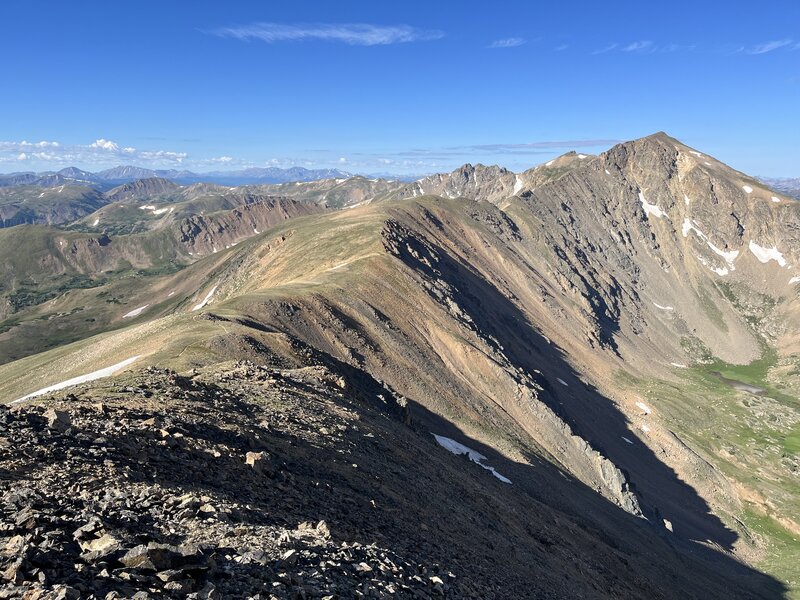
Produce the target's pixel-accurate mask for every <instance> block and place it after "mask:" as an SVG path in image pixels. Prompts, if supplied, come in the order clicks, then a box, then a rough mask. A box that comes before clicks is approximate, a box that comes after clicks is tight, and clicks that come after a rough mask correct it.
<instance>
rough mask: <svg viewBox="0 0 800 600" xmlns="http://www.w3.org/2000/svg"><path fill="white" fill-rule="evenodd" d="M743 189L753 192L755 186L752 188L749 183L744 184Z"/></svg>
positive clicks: (749, 192)
mask: <svg viewBox="0 0 800 600" xmlns="http://www.w3.org/2000/svg"><path fill="white" fill-rule="evenodd" d="M742 189H743V190H744V191H745V192H746V193H748V194H752V193H753V188H751V187H750V186H749V185H743V186H742Z"/></svg>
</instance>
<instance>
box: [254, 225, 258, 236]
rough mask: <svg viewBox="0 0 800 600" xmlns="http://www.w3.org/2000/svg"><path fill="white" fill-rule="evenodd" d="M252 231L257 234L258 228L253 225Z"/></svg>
mask: <svg viewBox="0 0 800 600" xmlns="http://www.w3.org/2000/svg"><path fill="white" fill-rule="evenodd" d="M253 233H255V234H256V235H258V229H256V228H255V227H253Z"/></svg>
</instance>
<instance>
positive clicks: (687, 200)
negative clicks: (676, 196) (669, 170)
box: [683, 194, 691, 206]
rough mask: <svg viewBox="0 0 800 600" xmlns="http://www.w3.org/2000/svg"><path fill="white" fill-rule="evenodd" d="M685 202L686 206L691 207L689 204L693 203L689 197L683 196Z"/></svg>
mask: <svg viewBox="0 0 800 600" xmlns="http://www.w3.org/2000/svg"><path fill="white" fill-rule="evenodd" d="M683 202H684V203H685V204H686V206H689V203H690V202H691V200H689V196H687V195H686V194H684V195H683Z"/></svg>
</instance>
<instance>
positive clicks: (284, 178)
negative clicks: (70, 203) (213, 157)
mask: <svg viewBox="0 0 800 600" xmlns="http://www.w3.org/2000/svg"><path fill="white" fill-rule="evenodd" d="M351 176H352V174H351V173H347V172H345V171H340V170H339V169H306V168H304V167H290V168H288V169H280V168H278V167H266V168H250V169H242V170H239V171H212V172H209V173H193V172H192V171H185V170H183V171H178V170H176V169H146V168H143V167H136V166H131V165H125V166H119V167H114V168H111V169H106V170H104V171H99V172H97V173H91V172H89V171H84V170H82V169H78V168H77V167H67V168H65V169H61V170H60V171H45V172H41V173H35V172H30V171H29V172H21V173H9V174H5V175H0V187H10V186H17V185H36V186H42V187H54V186H58V185H68V184H72V185H75V184H78V185H86V186H90V187H94V188H99V189H102V188H106V189H107V188H110V187H114V186H116V185H119V184H121V183H128V182H130V181H134V180H137V179H149V178H152V177H160V178H162V179H169V180H170V181H174V182H176V183H201V182H202V183H218V184H221V185H246V184H259V183H262V184H263V183H287V182H290V181H318V180H320V179H346V178H348V177H351Z"/></svg>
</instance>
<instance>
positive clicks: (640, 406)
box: [636, 402, 653, 415]
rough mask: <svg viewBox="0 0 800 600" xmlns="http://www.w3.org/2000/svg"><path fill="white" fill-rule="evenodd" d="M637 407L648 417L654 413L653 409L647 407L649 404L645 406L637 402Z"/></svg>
mask: <svg viewBox="0 0 800 600" xmlns="http://www.w3.org/2000/svg"><path fill="white" fill-rule="evenodd" d="M636 406H637V408H640V409H641V410H642V411H644V414H646V415H649V414H650V413H651V412H653V411H652V409H651V408H650V407H649V406H647V404H645V403H644V402H637V403H636Z"/></svg>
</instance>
